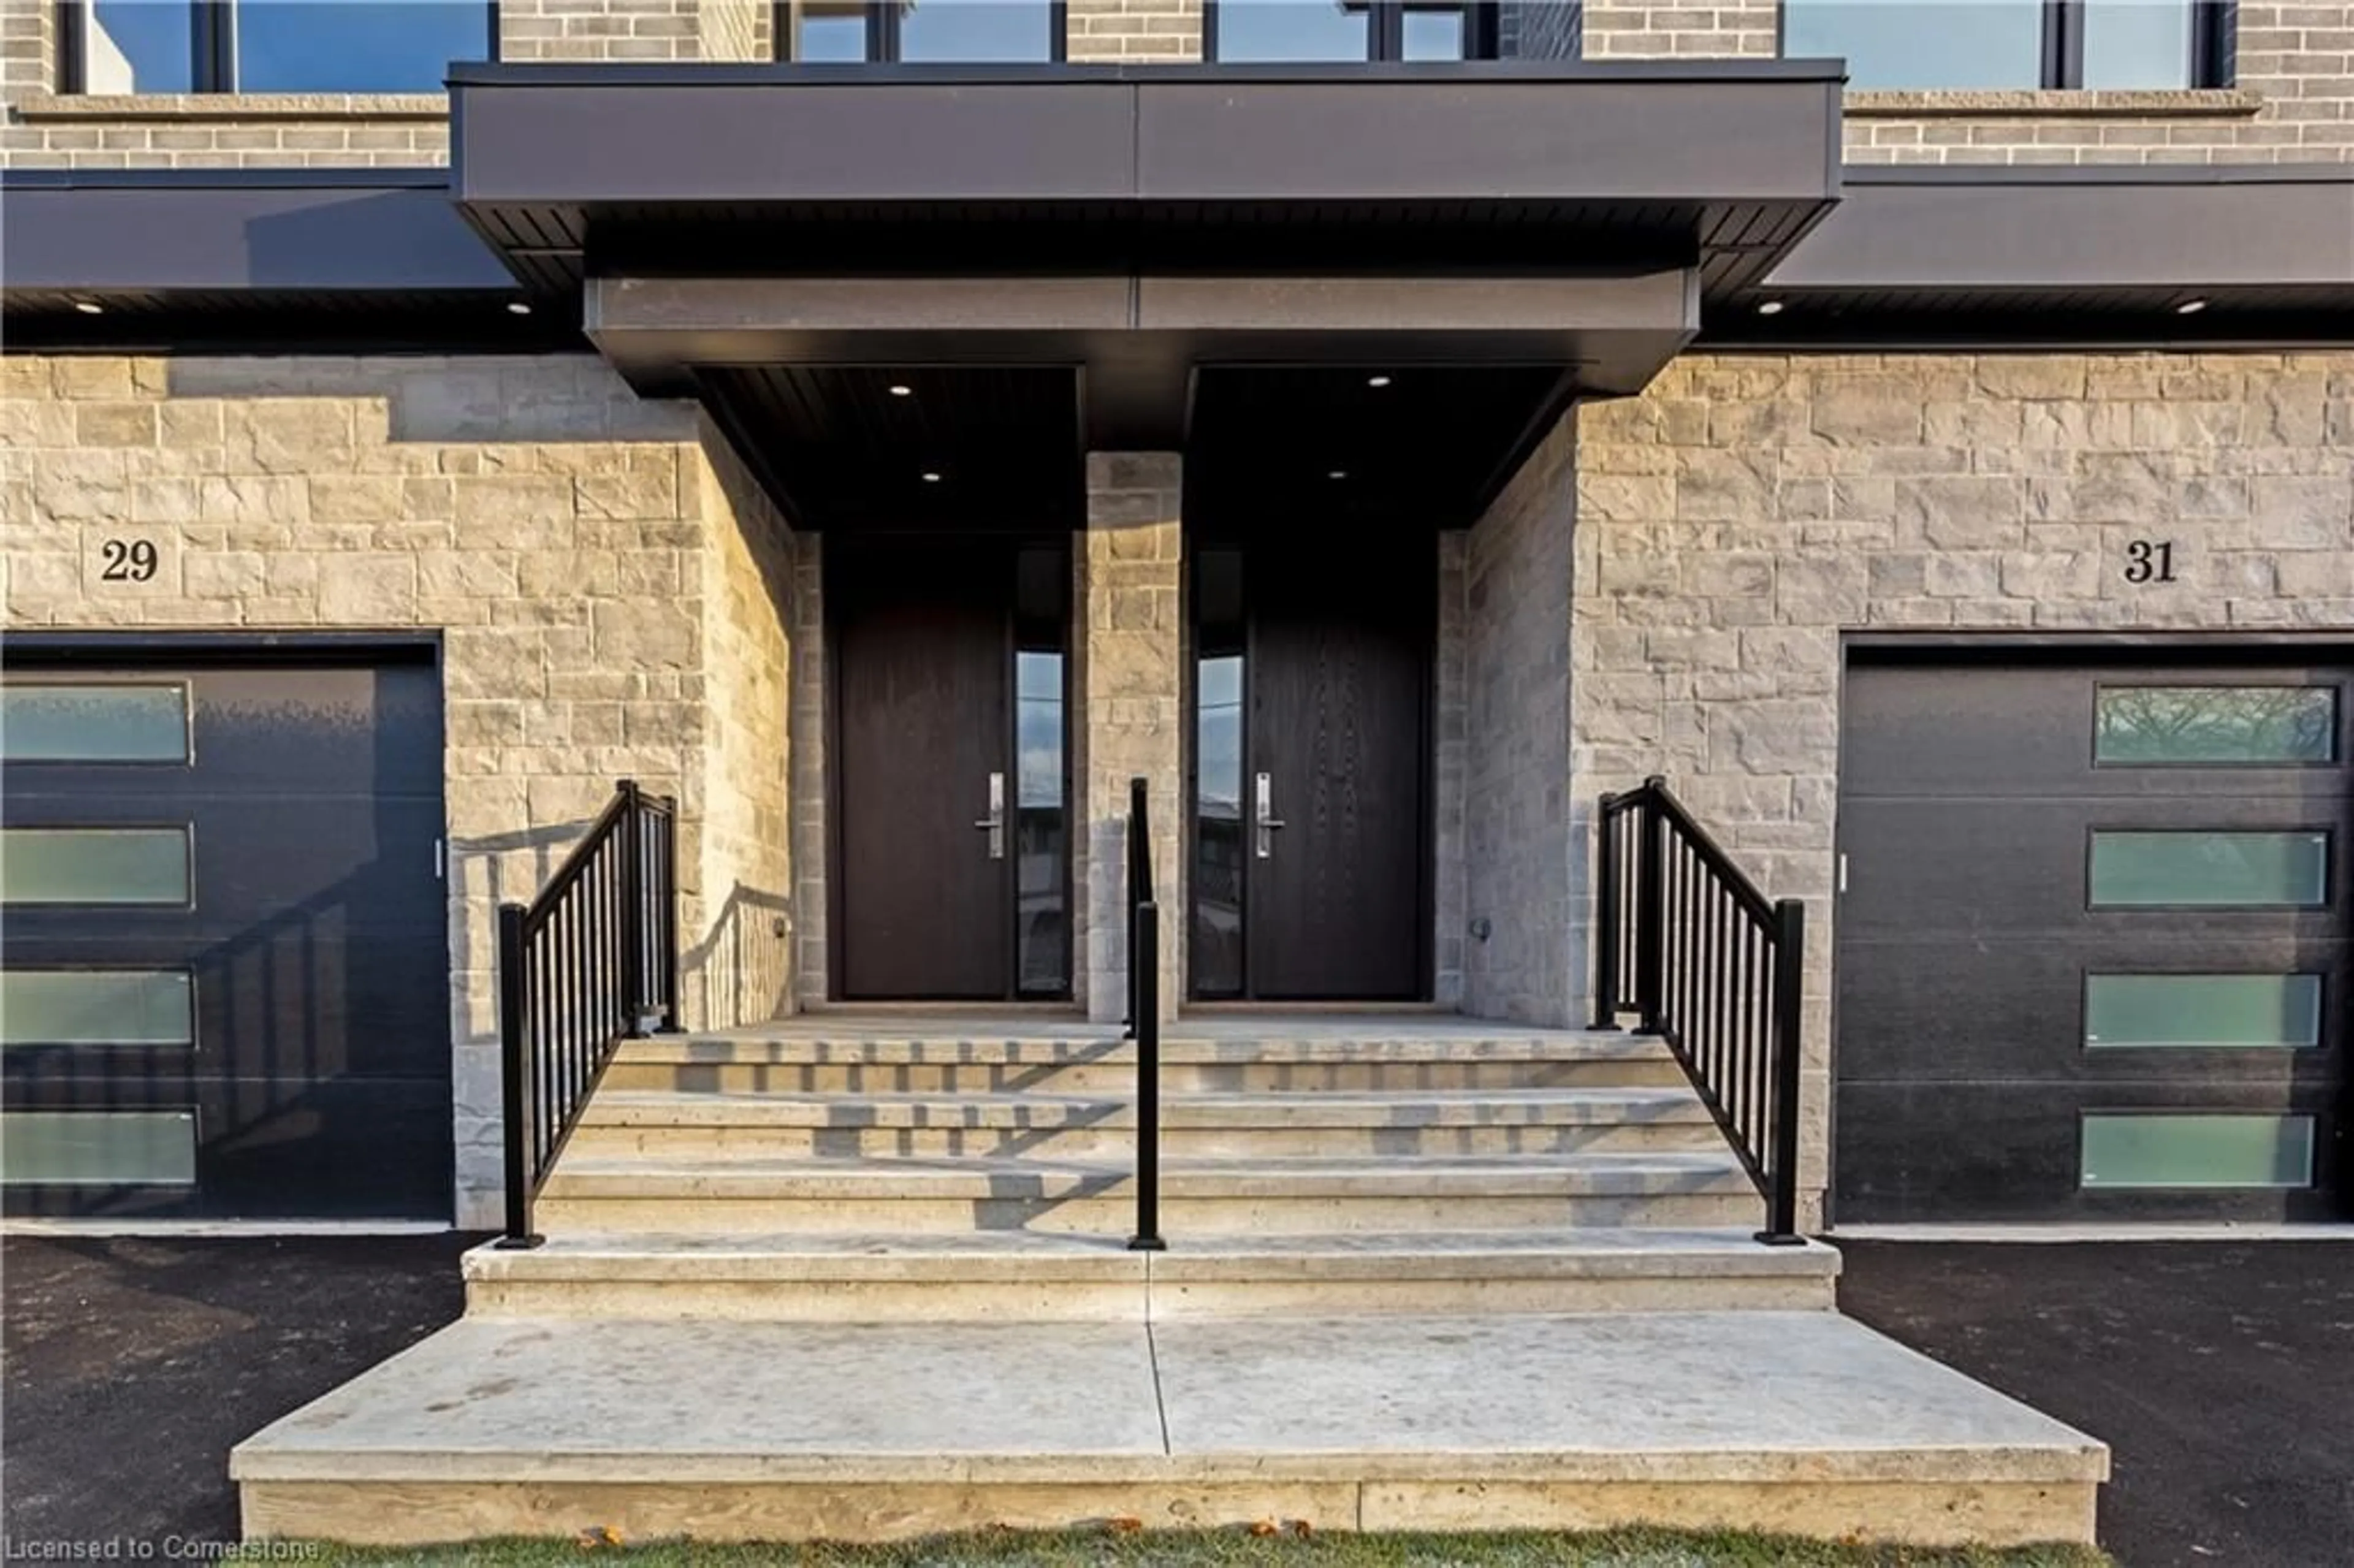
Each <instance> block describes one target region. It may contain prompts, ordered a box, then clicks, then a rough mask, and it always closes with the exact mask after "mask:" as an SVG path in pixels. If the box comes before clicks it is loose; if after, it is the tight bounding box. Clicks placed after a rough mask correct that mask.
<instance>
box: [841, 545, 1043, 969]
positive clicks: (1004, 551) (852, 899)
mask: <svg viewBox="0 0 2354 1568" xmlns="http://www.w3.org/2000/svg"><path fill="white" fill-rule="evenodd" d="M829 556H830V561H831V570H830V574H829V581H828V592H829V595H830V603H831V605H832V620H833V646H834V649H835V709H834V712H835V722H834V726H833V730H834V735H835V737H836V755H837V762H836V773H835V787H836V794H835V797H834V799H835V802H836V803H835V810H834V812H833V816H834V821H835V823H836V824H837V828H836V832H837V836H836V840H835V845H836V850H837V857H836V861H835V864H836V866H837V867H838V868H839V870H838V874H837V875H836V877H835V879H834V880H835V884H836V887H837V893H836V903H835V909H834V915H835V919H836V925H835V929H836V931H837V932H838V934H839V936H838V945H839V952H838V957H837V960H836V962H837V968H836V970H835V977H834V978H835V994H836V995H837V996H838V997H841V998H842V999H843V1000H846V1001H1005V1000H1010V999H1013V998H1014V997H1017V996H1034V997H1055V996H1061V995H1066V994H1068V991H1069V985H1070V959H1069V942H1068V937H1067V921H1066V917H1065V916H1066V910H1067V908H1068V874H1067V870H1066V866H1067V863H1068V856H1067V853H1066V842H1067V837H1066V831H1065V812H1064V792H1065V767H1064V755H1065V712H1066V701H1065V697H1066V670H1065V664H1066V661H1065V659H1064V656H1063V647H1064V640H1065V626H1066V620H1067V606H1068V594H1067V580H1068V570H1069V567H1068V559H1069V557H1068V556H1067V554H1066V551H1065V550H1064V549H1063V548H1062V547H1061V546H1039V547H1025V546H1015V545H1013V544H1010V543H1007V542H1003V541H999V540H994V539H983V540H977V541H976V540H949V539H939V538H930V537H926V538H900V539H894V540H891V541H888V542H887V543H869V542H845V543H844V544H843V545H842V546H837V547H834V548H832V550H830V552H829Z"/></svg>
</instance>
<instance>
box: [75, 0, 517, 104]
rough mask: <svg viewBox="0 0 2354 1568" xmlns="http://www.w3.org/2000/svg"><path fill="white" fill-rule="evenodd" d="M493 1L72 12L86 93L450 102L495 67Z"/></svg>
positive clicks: (147, 3)
mask: <svg viewBox="0 0 2354 1568" xmlns="http://www.w3.org/2000/svg"><path fill="white" fill-rule="evenodd" d="M492 17H493V8H492V5H490V3H489V0H66V4H65V5H63V6H61V8H60V21H61V22H62V24H63V26H61V28H60V33H59V36H60V37H62V38H63V39H64V49H65V58H64V61H63V65H64V68H65V69H64V73H63V74H64V77H65V80H66V83H67V86H68V88H69V90H73V91H80V92H100V93H116V92H439V91H440V90H441V86H442V79H443V78H444V77H445V76H446V75H447V74H448V71H449V67H450V64H451V61H453V60H482V59H489V58H493V53H494V50H493V45H494V43H495V41H496V40H495V38H494V37H493V20H492Z"/></svg>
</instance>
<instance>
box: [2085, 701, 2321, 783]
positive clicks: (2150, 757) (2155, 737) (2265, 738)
mask: <svg viewBox="0 0 2354 1568" xmlns="http://www.w3.org/2000/svg"><path fill="white" fill-rule="evenodd" d="M2095 706H2096V709H2097V718H2096V721H2095V726H2094V741H2093V758H2094V761H2096V762H2101V763H2105V764H2109V765H2112V766H2114V765H2119V764H2125V765H2135V764H2138V765H2142V766H2150V765H2158V766H2168V765H2171V766H2183V765H2193V766H2195V765H2199V764H2204V763H2219V762H2220V763H2288V764H2296V763H2310V762H2334V761H2336V760H2337V756H2338V692H2337V689H2336V688H2335V687H2331V686H2104V687H2102V688H2101V691H2100V694H2099V695H2098V697H2097V698H2096V699H2095Z"/></svg>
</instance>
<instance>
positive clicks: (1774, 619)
mask: <svg viewBox="0 0 2354 1568" xmlns="http://www.w3.org/2000/svg"><path fill="white" fill-rule="evenodd" d="M1575 418H1576V420H1577V424H1578V438H1577V440H1578V450H1577V461H1576V472H1575V490H1576V502H1575V504H1576V512H1577V523H1576V530H1575V541H1576V544H1575V551H1576V559H1575V584H1576V601H1575V611H1574V615H1573V618H1572V620H1571V623H1570V624H1571V638H1570V641H1571V649H1572V673H1571V681H1572V683H1574V685H1575V691H1576V694H1577V703H1576V710H1575V713H1576V726H1575V734H1574V736H1573V737H1572V746H1571V748H1570V752H1571V768H1570V780H1569V781H1570V787H1571V792H1572V802H1573V806H1574V811H1575V822H1576V824H1577V827H1576V835H1577V840H1578V842H1580V843H1581V844H1583V843H1585V842H1589V833H1590V821H1591V817H1592V812H1593V808H1594V802H1595V800H1596V797H1597V796H1599V795H1600V794H1601V793H1602V792H1604V791H1605V790H1612V789H1625V788H1628V786H1630V785H1632V784H1634V783H1636V782H1638V780H1639V779H1642V778H1643V776H1645V775H1646V774H1649V773H1661V774H1664V775H1666V776H1667V778H1668V779H1669V780H1670V784H1671V785H1672V787H1673V788H1674V789H1675V790H1676V791H1677V793H1678V794H1679V795H1680V796H1681V797H1682V798H1683V799H1684V800H1686V801H1687V802H1688V803H1689V804H1690V805H1691V807H1692V808H1693V810H1694V811H1695V812H1696V813H1697V814H1698V815H1699V816H1700V818H1701V819H1702V821H1704V822H1706V823H1707V824H1708V825H1709V826H1710V827H1711V829H1712V831H1714V832H1717V833H1718V834H1719V835H1720V837H1721V838H1722V840H1723V842H1725V843H1726V844H1727V846H1728V847H1729V848H1730V849H1731V850H1732V852H1733V853H1734V856H1735V858H1737V859H1738V860H1739V861H1740V862H1741V863H1742V864H1743V865H1744V867H1746V868H1747V869H1748V870H1749V872H1750V873H1751V874H1752V875H1753V876H1755V878H1756V880H1757V881H1758V882H1759V883H1760V884H1761V885H1763V886H1764V887H1765V890H1766V891H1767V892H1768V893H1769V894H1771V895H1775V896H1776V897H1800V898H1804V899H1805V900H1806V901H1807V906H1808V909H1807V918H1808V976H1807V1005H1806V1020H1807V1042H1806V1044H1807V1059H1808V1071H1807V1080H1806V1081H1807V1099H1808V1107H1809V1111H1810V1113H1811V1114H1810V1115H1809V1117H1808V1127H1807V1139H1806V1152H1805V1162H1804V1169H1805V1170H1806V1171H1807V1172H1808V1186H1810V1187H1814V1188H1819V1187H1820V1185H1821V1176H1822V1173H1823V1171H1824V1168H1825V1158H1826V1122H1825V1113H1826V1107H1827V1106H1828V1082H1827V1069H1828V1065H1829V1044H1830V1033H1829V1023H1830V1017H1829V1013H1830V1001H1829V999H1830V961H1831V953H1832V946H1833V930H1832V925H1833V921H1834V918H1835V910H1834V908H1833V906H1832V903H1831V899H1830V893H1831V887H1832V881H1833V849H1832V846H1833V842H1834V835H1835V832H1836V830H1837V825H1838V824H1837V809H1838V766H1839V728H1840V702H1839V690H1840V659H1841V655H1840V633H1841V632H1842V630H1864V629H1874V630H1878V629H1896V628H1936V629H1939V630H1955V629H1961V630H1977V629H1983V630H1990V631H1994V630H2021V629H2031V630H2040V629H2048V630H2067V631H2087V630H2137V631H2147V630H2182V631H2200V630H2249V629H2265V630H2274V629H2282V628H2290V629H2294V628H2300V627H2312V628H2327V629H2330V630H2347V629H2349V628H2354V354H2327V355H2322V354H2314V355H2276V354H2274V355H2229V354H2217V355H2156V354H2148V355H1979V356H1967V355H1953V356H1946V355H1936V356H1931V355H1920V356H1906V355H1884V356H1882V355H1841V356H1826V357H1816V358H1798V357H1786V356H1771V355H1739V356H1731V355H1687V356H1686V357H1684V358H1682V359H1681V360H1679V361H1677V362H1676V363H1675V364H1674V365H1671V366H1669V368H1668V369H1667V371H1666V372H1665V373H1663V374H1662V375H1661V376H1660V377H1659V380H1658V381H1657V382H1655V383H1654V384H1653V385H1652V387H1650V389H1649V391H1648V392H1646V393H1645V394H1644V395H1643V396H1642V397H1637V398H1629V399H1626V400H1623V401H1618V402H1609V403H1596V404H1592V405H1588V406H1586V407H1585V408H1582V409H1581V410H1579V411H1578V413H1577V415H1576V416H1575ZM2152 538H2155V539H2162V540H2166V541H2169V542H2171V543H2172V544H2173V546H2174V559H2175V562H2176V567H2177V577H2178V579H2179V580H2178V581H2176V582H2175V583H2173V584H2171V585H2164V584H2142V585H2135V584H2132V583H2129V582H2128V581H2127V580H2126V576H2125V568H2126V565H2127V564H2128V562H2127V556H2126V548H2127V546H2128V545H2129V544H2130V543H2131V542H2132V541H2134V540H2136V539H2152ZM1475 755H1476V747H1475ZM1477 853H1478V850H1477V847H1476V844H1475V849H1474V854H1475V857H1476V855H1477ZM1583 887H1584V884H1583V883H1581V888H1583ZM1586 896H1587V895H1585V893H1584V892H1581V895H1580V898H1581V908H1580V911H1579V921H1578V924H1577V926H1576V927H1575V929H1574V931H1573V939H1572V941H1571V942H1570V943H1569V944H1568V948H1569V952H1570V957H1571V961H1572V963H1573V964H1574V965H1575V973H1576V974H1577V975H1579V976H1580V977H1584V976H1585V974H1586V972H1587V970H1586V964H1587V956H1586V939H1585V938H1586V928H1585V919H1586V916H1587V913H1588V906H1585V898H1586ZM1474 902H1475V905H1476V903H1477V900H1476V898H1475V900H1474ZM1475 983H1476V982H1475ZM1581 989H1583V987H1581Z"/></svg>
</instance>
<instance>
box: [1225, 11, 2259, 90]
mask: <svg viewBox="0 0 2354 1568" xmlns="http://www.w3.org/2000/svg"><path fill="white" fill-rule="evenodd" d="M1207 3H1208V4H1212V5H1214V4H1215V3H1216V0H1207ZM2239 34H2240V5H2239V0H2191V6H2190V80H2189V81H2188V82H2187V83H2185V84H2184V85H2183V86H2182V87H2180V88H2156V89H2152V90H2153V91H2158V92H2169V91H2190V92H2196V91H2200V90H2211V89H2216V88H2227V87H2230V86H2232V84H2233V81H2234V79H2236V78H2237V77H2238V75H2239ZM1789 36H1790V27H1789V0H1779V3H1778V4H1777V5H1776V7H1775V16H1774V52H1775V54H1776V56H1782V57H1787V54H1788V45H1787V40H1788V38H1789ZM1849 88H1850V90H1855V86H1854V84H1853V83H1850V84H1849ZM1862 90H1863V91H1866V92H1869V91H1872V90H1873V89H1872V88H1871V87H1870V86H1868V85H1867V86H1865V87H1864V88H1863V89H1862ZM1959 90H1961V91H1970V90H1972V89H1967V88H1966V89H1959ZM1986 90H1988V91H1995V92H2004V91H2011V90H2013V89H2010V88H2006V87H2003V86H2000V85H1999V84H1990V85H1989V86H1988V88H1987V89H1986ZM2031 90H2032V91H2036V92H2076V91H2082V90H2084V0H2043V68H2042V72H2041V78H2040V79H2038V80H2037V82H2036V84H2035V86H2034V87H2033V88H2032V89H2031Z"/></svg>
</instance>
